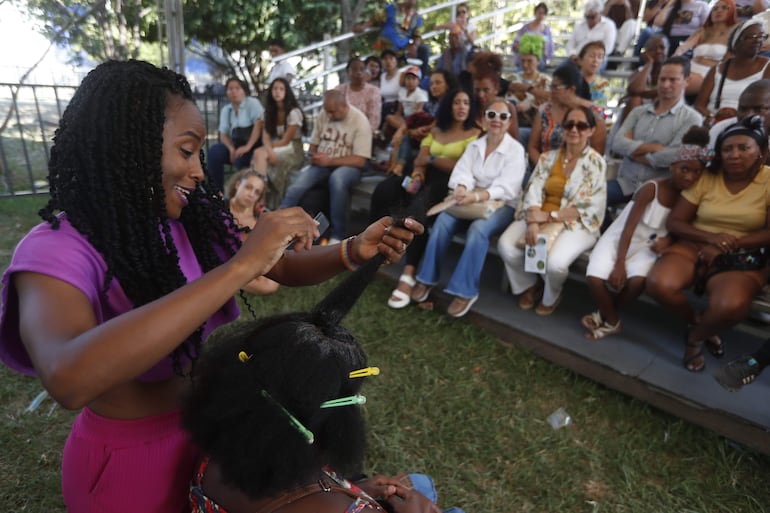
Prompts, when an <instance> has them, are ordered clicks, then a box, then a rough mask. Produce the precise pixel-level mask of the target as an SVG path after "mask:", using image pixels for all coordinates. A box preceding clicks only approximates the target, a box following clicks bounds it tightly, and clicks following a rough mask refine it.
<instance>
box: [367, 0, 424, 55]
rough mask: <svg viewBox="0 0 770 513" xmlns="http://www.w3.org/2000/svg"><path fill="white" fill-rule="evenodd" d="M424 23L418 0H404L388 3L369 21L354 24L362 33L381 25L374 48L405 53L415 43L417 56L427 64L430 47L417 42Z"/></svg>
mask: <svg viewBox="0 0 770 513" xmlns="http://www.w3.org/2000/svg"><path fill="white" fill-rule="evenodd" d="M422 25H423V19H422V16H420V14H419V13H418V12H417V0H404V1H402V2H398V3H394V2H388V3H386V4H385V8H384V9H383V10H382V11H380V12H379V13H377V14H375V15H374V16H372V17H371V18H370V19H369V20H368V21H366V22H365V23H359V24H357V25H355V26H353V32H356V33H360V32H363V31H364V30H366V29H368V28H371V27H380V36H379V39H378V41H376V42H375V44H374V48H380V49H392V50H393V51H394V52H396V53H401V54H405V53H406V52H407V50H408V47H409V46H410V45H413V46H414V47H415V48H414V49H415V51H416V55H417V58H418V59H420V60H421V61H422V63H423V65H424V66H427V65H428V63H429V62H430V49H429V48H428V46H427V45H426V44H424V43H420V44H415V40H416V39H417V38H418V37H419V30H420V27H422Z"/></svg>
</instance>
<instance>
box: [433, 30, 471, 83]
mask: <svg viewBox="0 0 770 513" xmlns="http://www.w3.org/2000/svg"><path fill="white" fill-rule="evenodd" d="M467 57H468V51H467V50H466V49H465V47H464V46H463V45H462V39H461V38H460V29H459V28H458V27H457V26H454V27H453V28H452V29H451V31H450V32H449V48H447V49H446V50H444V51H443V52H441V55H439V57H438V59H436V63H435V66H436V69H445V70H447V71H450V72H451V73H452V74H453V75H455V76H457V75H459V74H460V73H462V71H463V70H464V69H465V67H466V65H467V64H468V63H467Z"/></svg>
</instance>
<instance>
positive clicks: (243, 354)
mask: <svg viewBox="0 0 770 513" xmlns="http://www.w3.org/2000/svg"><path fill="white" fill-rule="evenodd" d="M238 359H239V360H240V361H241V362H243V363H246V362H248V361H249V360H251V355H250V354H246V351H241V352H240V353H238Z"/></svg>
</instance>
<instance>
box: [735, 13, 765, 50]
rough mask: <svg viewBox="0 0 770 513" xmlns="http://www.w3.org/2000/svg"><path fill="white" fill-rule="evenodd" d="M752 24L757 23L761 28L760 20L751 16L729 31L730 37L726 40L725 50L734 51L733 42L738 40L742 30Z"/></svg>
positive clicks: (744, 30)
mask: <svg viewBox="0 0 770 513" xmlns="http://www.w3.org/2000/svg"><path fill="white" fill-rule="evenodd" d="M754 25H759V27H760V28H762V22H761V21H759V20H758V19H756V18H751V19H748V20H746V21H744V22H741V23H739V24H738V26H736V27H735V28H734V29H733V31H732V32H731V33H730V38H729V39H728V40H727V50H728V51H729V52H732V51H734V50H735V44H736V43H737V42H738V39H739V38H740V37H741V36H742V35H743V33H744V32H746V29H748V28H749V27H753V26H754Z"/></svg>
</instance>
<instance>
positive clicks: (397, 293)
mask: <svg viewBox="0 0 770 513" xmlns="http://www.w3.org/2000/svg"><path fill="white" fill-rule="evenodd" d="M398 281H399V282H404V283H406V284H407V285H409V288H410V289H411V288H413V287H414V286H415V285H416V284H417V282H416V281H415V279H414V278H413V277H411V276H409V275H408V274H402V275H401V276H400V277H399V278H398ZM410 292H411V290H410ZM411 301H412V298H411V296H410V295H409V293H408V292H404V291H402V290H398V289H397V288H396V289H393V292H391V293H390V298H389V299H388V306H389V307H391V308H394V309H396V310H398V309H401V308H405V307H407V306H409V303H411Z"/></svg>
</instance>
